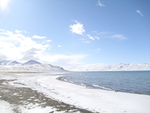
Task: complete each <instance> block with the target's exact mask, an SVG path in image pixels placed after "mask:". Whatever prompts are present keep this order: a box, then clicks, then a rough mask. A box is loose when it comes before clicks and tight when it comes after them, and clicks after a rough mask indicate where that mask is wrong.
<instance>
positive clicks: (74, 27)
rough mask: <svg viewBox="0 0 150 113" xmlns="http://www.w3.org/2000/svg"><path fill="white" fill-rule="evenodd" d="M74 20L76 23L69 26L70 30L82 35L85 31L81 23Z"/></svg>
mask: <svg viewBox="0 0 150 113" xmlns="http://www.w3.org/2000/svg"><path fill="white" fill-rule="evenodd" d="M75 22H76V24H73V25H70V26H69V27H70V28H71V29H70V31H71V32H72V33H76V34H79V35H82V34H83V33H84V32H85V29H84V27H83V24H81V23H79V22H78V21H75Z"/></svg>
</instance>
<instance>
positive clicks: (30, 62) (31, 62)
mask: <svg viewBox="0 0 150 113" xmlns="http://www.w3.org/2000/svg"><path fill="white" fill-rule="evenodd" d="M33 64H41V63H40V62H38V61H35V60H29V61H28V62H25V63H23V64H22V65H33Z"/></svg>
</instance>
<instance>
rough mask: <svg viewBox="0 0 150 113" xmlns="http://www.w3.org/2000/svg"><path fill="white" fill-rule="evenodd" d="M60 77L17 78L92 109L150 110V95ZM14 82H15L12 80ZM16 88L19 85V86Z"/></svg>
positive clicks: (112, 112) (115, 112)
mask: <svg viewBox="0 0 150 113" xmlns="http://www.w3.org/2000/svg"><path fill="white" fill-rule="evenodd" d="M57 77H58V76H36V75H33V76H29V75H23V76H19V77H17V78H18V80H17V82H19V83H23V84H25V85H27V87H30V88H32V89H33V90H37V91H38V92H41V93H43V94H44V95H45V96H47V97H50V98H53V99H56V100H59V101H62V102H65V103H68V104H71V105H75V106H77V107H80V108H84V109H87V110H91V111H93V112H99V113H150V107H149V106H150V96H149V95H139V94H131V93H122V92H114V91H106V90H100V89H90V88H87V87H84V86H79V85H75V84H71V83H68V82H63V81H60V80H57V79H56V78H57ZM11 85H15V84H14V83H13V82H12V83H11ZM16 87H19V86H18V85H16ZM5 104H7V103H5ZM38 109H40V108H37V110H38ZM45 109H46V108H45ZM8 113H9V112H8ZM27 113H29V112H27ZM42 113H45V112H42Z"/></svg>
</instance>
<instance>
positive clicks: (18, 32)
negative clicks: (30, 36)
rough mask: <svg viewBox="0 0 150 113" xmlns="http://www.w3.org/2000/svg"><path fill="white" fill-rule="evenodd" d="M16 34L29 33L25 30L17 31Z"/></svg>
mask: <svg viewBox="0 0 150 113" xmlns="http://www.w3.org/2000/svg"><path fill="white" fill-rule="evenodd" d="M15 33H27V31H25V30H23V31H20V30H15Z"/></svg>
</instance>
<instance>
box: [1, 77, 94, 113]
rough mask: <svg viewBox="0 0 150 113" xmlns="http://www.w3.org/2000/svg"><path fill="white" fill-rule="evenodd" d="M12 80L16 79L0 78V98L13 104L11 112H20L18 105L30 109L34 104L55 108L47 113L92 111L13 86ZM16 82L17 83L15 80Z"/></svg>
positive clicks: (84, 112)
mask: <svg viewBox="0 0 150 113" xmlns="http://www.w3.org/2000/svg"><path fill="white" fill-rule="evenodd" d="M12 81H13V82H15V81H16V79H2V78H1V79H0V100H4V101H7V102H8V103H10V104H11V105H13V106H14V107H13V113H21V110H20V108H19V106H23V107H25V108H26V109H32V108H33V107H34V106H35V107H37V106H40V107H41V108H45V107H49V106H50V107H53V108H55V109H56V110H50V111H49V113H55V112H56V111H57V112H59V111H61V113H62V112H64V113H92V112H91V111H88V110H85V109H81V108H77V107H75V106H72V105H69V104H66V103H64V102H59V101H56V100H53V99H51V98H48V97H46V96H45V95H43V94H42V93H40V92H38V91H36V90H32V89H30V88H28V87H15V86H13V85H11V84H9V82H12ZM16 84H19V83H17V82H16ZM21 85H23V84H21ZM29 105H31V106H29Z"/></svg>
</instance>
